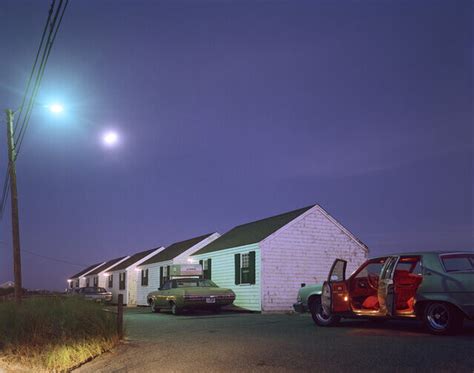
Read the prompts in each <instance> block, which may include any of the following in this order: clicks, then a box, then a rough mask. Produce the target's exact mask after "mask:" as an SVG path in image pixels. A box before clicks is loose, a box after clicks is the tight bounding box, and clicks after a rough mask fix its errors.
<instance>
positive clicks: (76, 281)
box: [67, 262, 105, 289]
mask: <svg viewBox="0 0 474 373" xmlns="http://www.w3.org/2000/svg"><path fill="white" fill-rule="evenodd" d="M102 264H105V262H100V263H96V264H92V265H91V266H89V267H87V268H86V269H83V270H82V271H80V272H78V273H76V274H75V275H73V276H71V277H69V278H68V280H67V283H68V288H70V289H73V288H82V287H84V286H86V278H85V276H86V275H88V274H89V273H90V272H92V271H93V270H94V269H96V268H98V267H100V266H101V265H102Z"/></svg>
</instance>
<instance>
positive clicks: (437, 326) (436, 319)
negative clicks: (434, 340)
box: [423, 302, 464, 335]
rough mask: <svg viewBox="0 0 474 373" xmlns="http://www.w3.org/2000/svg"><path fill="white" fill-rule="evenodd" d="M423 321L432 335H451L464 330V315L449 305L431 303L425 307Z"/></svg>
mask: <svg viewBox="0 0 474 373" xmlns="http://www.w3.org/2000/svg"><path fill="white" fill-rule="evenodd" d="M423 321H424V323H425V327H426V329H427V330H428V331H429V332H430V333H431V334H435V335H449V334H455V333H456V332H458V331H459V330H460V329H461V328H462V324H463V322H464V315H463V314H462V313H461V311H459V310H458V309H457V308H455V307H454V306H453V305H451V304H449V303H444V302H431V303H428V304H427V305H426V307H425V312H424V317H423Z"/></svg>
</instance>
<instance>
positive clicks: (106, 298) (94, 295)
mask: <svg viewBox="0 0 474 373" xmlns="http://www.w3.org/2000/svg"><path fill="white" fill-rule="evenodd" d="M71 294H73V295H77V296H80V297H83V298H84V299H87V300H93V301H95V302H110V301H112V293H111V292H110V291H107V290H105V289H104V288H101V287H94V286H90V287H85V288H78V289H76V291H75V292H72V293H71Z"/></svg>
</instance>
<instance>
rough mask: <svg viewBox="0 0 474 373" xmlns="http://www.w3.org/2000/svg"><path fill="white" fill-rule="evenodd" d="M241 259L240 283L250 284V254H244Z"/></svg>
mask: <svg viewBox="0 0 474 373" xmlns="http://www.w3.org/2000/svg"><path fill="white" fill-rule="evenodd" d="M240 258H241V262H240V283H241V284H250V268H249V254H248V253H246V254H242V255H241V257H240Z"/></svg>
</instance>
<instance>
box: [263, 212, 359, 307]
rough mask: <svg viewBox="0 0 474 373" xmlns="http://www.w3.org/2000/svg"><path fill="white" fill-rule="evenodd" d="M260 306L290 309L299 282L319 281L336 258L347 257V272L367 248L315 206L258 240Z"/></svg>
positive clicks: (325, 275)
mask: <svg viewBox="0 0 474 373" xmlns="http://www.w3.org/2000/svg"><path fill="white" fill-rule="evenodd" d="M260 248H261V257H262V310H263V311H290V310H292V305H293V303H294V302H295V301H296V295H297V293H298V289H299V288H300V286H301V283H306V284H314V283H322V282H323V281H324V280H325V279H326V278H327V275H328V272H329V269H330V267H331V265H332V263H333V261H334V259H336V258H342V259H345V260H347V261H348V266H347V274H350V273H351V272H352V271H354V270H355V269H356V268H357V267H358V266H359V265H360V264H361V263H363V262H364V261H365V260H366V258H367V251H366V250H365V249H364V248H363V247H362V246H361V245H360V244H359V243H357V242H356V241H355V240H354V239H353V238H351V237H350V236H348V235H347V234H346V232H344V231H343V230H342V229H341V228H339V227H338V226H337V225H336V224H335V223H334V222H333V221H331V220H330V219H329V218H328V217H327V216H326V215H325V214H324V213H323V212H322V211H321V210H319V208H318V207H315V208H313V209H311V210H310V211H308V212H307V213H306V214H304V215H302V216H300V217H299V218H297V219H295V220H294V221H293V222H291V223H290V224H288V225H287V226H285V227H284V228H282V229H281V230H279V231H277V232H275V234H273V235H272V236H270V237H268V238H267V239H265V240H264V241H262V242H261V243H260Z"/></svg>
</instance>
